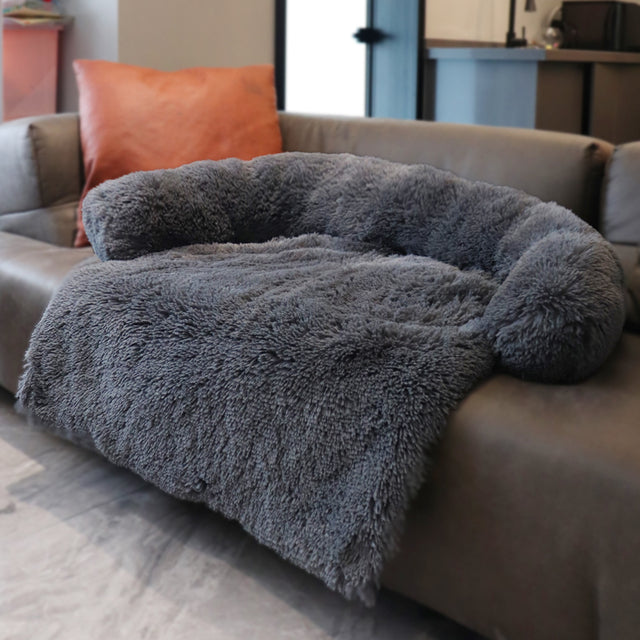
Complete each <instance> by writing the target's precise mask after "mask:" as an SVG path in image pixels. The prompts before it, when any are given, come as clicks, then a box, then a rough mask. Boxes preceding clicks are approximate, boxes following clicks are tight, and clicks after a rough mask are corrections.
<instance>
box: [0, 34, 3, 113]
mask: <svg viewBox="0 0 640 640" xmlns="http://www.w3.org/2000/svg"><path fill="white" fill-rule="evenodd" d="M1 78H2V29H0V79H1ZM3 84H4V82H0V122H2V85H3Z"/></svg>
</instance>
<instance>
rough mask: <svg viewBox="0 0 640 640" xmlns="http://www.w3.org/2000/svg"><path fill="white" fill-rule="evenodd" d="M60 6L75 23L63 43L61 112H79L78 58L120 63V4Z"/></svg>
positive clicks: (81, 0) (72, 1) (67, 0)
mask: <svg viewBox="0 0 640 640" xmlns="http://www.w3.org/2000/svg"><path fill="white" fill-rule="evenodd" d="M124 1H125V2H130V1H131V0H124ZM59 2H60V7H61V9H62V10H63V12H64V13H65V14H67V15H70V16H73V23H72V24H71V25H70V26H69V27H67V28H66V29H65V31H64V32H63V35H62V40H61V46H60V72H59V73H60V77H59V82H58V109H59V110H60V111H77V109H78V90H77V88H76V80H75V77H74V75H73V67H72V62H73V61H74V60H75V59H76V58H99V59H102V60H114V61H115V60H117V59H118V4H119V0H59Z"/></svg>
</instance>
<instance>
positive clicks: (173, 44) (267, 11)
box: [94, 0, 275, 71]
mask: <svg viewBox="0 0 640 640" xmlns="http://www.w3.org/2000/svg"><path fill="white" fill-rule="evenodd" d="M94 1H95V0H94ZM274 14H275V2H274V0H189V1H188V2H184V1H181V2H178V1H176V0H121V1H120V15H119V17H118V34H119V37H118V54H119V55H118V57H119V60H120V62H126V63H129V64H138V65H142V66H148V67H153V68H155V69H162V70H165V71H173V70H176V69H182V68H184V67H193V66H220V67H225V66H226V67H239V66H243V65H247V64H261V63H272V62H273V57H274V54H273V49H274V44H273V41H274Z"/></svg>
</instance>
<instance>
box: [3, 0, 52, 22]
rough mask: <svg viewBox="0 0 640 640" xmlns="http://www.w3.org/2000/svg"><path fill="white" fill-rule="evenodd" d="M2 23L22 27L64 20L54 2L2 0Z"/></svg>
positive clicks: (42, 0)
mask: <svg viewBox="0 0 640 640" xmlns="http://www.w3.org/2000/svg"><path fill="white" fill-rule="evenodd" d="M2 16H3V18H4V22H5V23H7V22H9V23H14V24H19V25H22V26H34V25H43V24H50V23H52V22H58V21H62V20H64V16H63V15H62V12H61V11H60V9H59V7H58V3H57V1H56V0H2Z"/></svg>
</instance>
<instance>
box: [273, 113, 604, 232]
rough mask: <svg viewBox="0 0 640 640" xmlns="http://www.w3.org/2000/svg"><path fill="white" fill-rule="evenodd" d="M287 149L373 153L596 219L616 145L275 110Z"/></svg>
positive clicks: (541, 134) (467, 127)
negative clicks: (509, 189) (519, 192)
mask: <svg viewBox="0 0 640 640" xmlns="http://www.w3.org/2000/svg"><path fill="white" fill-rule="evenodd" d="M280 128H281V130H282V136H283V145H284V150H285V151H321V152H326V153H353V154H355V155H361V156H366V155H370V156H378V157H381V158H385V159H387V160H394V161H397V162H408V163H426V164H432V165H434V166H436V167H439V168H441V169H446V170H449V171H452V172H453V173H455V174H457V175H459V176H462V177H463V178H469V179H471V180H482V181H485V182H490V183H492V184H499V185H507V186H511V187H515V188H517V189H522V190H523V191H526V192H527V193H530V194H532V195H535V196H537V197H539V198H540V199H542V200H545V201H554V202H557V203H558V204H561V205H562V206H564V207H567V208H568V209H571V210H572V211H574V212H575V213H577V214H578V215H579V216H581V217H582V218H583V219H584V220H586V221H587V222H589V224H592V225H594V226H597V223H598V211H599V202H600V186H601V184H602V178H603V175H604V169H605V166H606V163H607V161H608V160H609V158H610V156H611V154H612V152H613V146H612V145H611V144H609V143H608V142H604V141H602V140H598V139H596V138H589V137H585V136H578V135H572V134H563V133H555V132H547V131H536V130H529V129H514V128H507V127H479V126H473V125H460V124H449V123H443V122H424V121H408V120H385V119H377V118H368V119H365V118H336V117H324V116H308V115H299V114H290V113H281V114H280Z"/></svg>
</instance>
